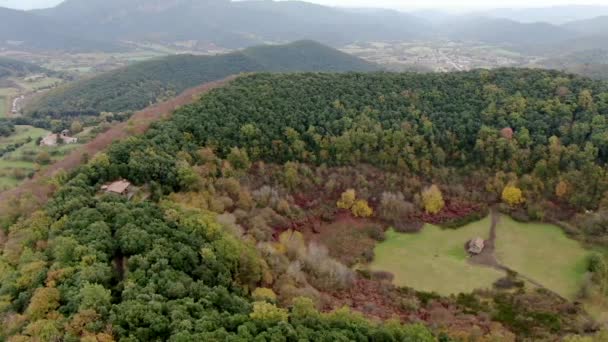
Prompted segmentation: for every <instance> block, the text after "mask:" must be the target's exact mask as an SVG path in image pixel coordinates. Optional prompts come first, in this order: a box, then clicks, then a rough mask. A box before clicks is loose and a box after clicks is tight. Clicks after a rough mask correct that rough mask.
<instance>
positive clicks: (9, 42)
mask: <svg viewBox="0 0 608 342" xmlns="http://www.w3.org/2000/svg"><path fill="white" fill-rule="evenodd" d="M0 45H2V46H8V47H11V48H15V47H18V48H19V49H26V50H27V49H33V50H64V51H84V50H86V51H120V50H121V47H120V44H119V43H118V42H115V41H114V42H109V41H107V40H105V39H95V38H86V37H84V35H83V34H82V32H78V31H76V30H74V29H73V26H72V25H71V24H67V22H61V21H55V20H53V19H51V18H47V17H41V16H38V15H36V14H33V13H31V12H26V11H18V10H12V9H8V8H4V7H0Z"/></svg>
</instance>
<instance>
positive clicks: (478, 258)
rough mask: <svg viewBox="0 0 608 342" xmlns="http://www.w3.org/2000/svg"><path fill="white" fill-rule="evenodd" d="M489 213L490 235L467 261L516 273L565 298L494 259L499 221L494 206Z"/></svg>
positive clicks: (498, 215) (533, 283) (535, 284)
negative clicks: (476, 253) (490, 217)
mask: <svg viewBox="0 0 608 342" xmlns="http://www.w3.org/2000/svg"><path fill="white" fill-rule="evenodd" d="M490 215H492V224H491V226H490V237H489V239H488V240H485V247H484V249H483V251H482V252H481V253H480V254H478V255H474V256H472V257H471V258H469V262H470V263H472V264H475V265H482V266H487V267H492V268H495V269H497V270H499V271H504V272H513V273H516V274H517V276H518V277H519V278H521V279H523V280H525V281H527V282H529V283H530V284H532V285H534V286H537V287H539V288H543V289H545V290H547V291H549V292H551V293H553V294H554V295H556V296H558V297H560V298H562V299H564V300H567V299H566V298H564V297H562V296H561V295H559V294H558V293H556V292H554V291H551V290H550V289H548V288H546V287H545V286H544V285H543V284H541V283H539V282H537V281H536V280H534V279H532V278H530V277H528V276H526V275H523V274H521V273H518V272H517V271H515V270H513V269H511V268H509V267H507V266H505V265H503V264H501V263H500V262H499V261H498V259H496V254H495V252H496V227H497V226H498V223H499V222H500V213H499V212H498V210H497V209H496V208H492V209H491V210H490Z"/></svg>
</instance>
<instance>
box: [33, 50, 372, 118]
mask: <svg viewBox="0 0 608 342" xmlns="http://www.w3.org/2000/svg"><path fill="white" fill-rule="evenodd" d="M377 69H378V67H377V66H375V65H373V64H370V63H368V62H365V61H363V60H362V59H359V58H357V57H354V56H351V55H348V54H345V53H342V52H340V51H338V50H335V49H332V48H329V47H327V46H324V45H322V44H319V43H316V42H313V41H300V42H295V43H292V44H287V45H279V46H259V47H253V48H249V49H246V50H243V51H240V52H234V53H229V54H225V55H217V56H195V55H174V56H169V57H164V58H159V59H154V60H150V61H146V62H141V63H137V64H134V65H130V66H127V67H124V68H121V69H118V70H114V71H110V72H107V73H104V74H101V75H99V76H96V77H93V78H91V79H87V80H83V81H80V82H75V83H72V84H69V85H67V86H65V87H61V88H58V89H55V90H53V91H51V92H50V93H48V94H46V95H44V96H43V97H42V98H40V99H38V100H36V101H35V102H34V103H32V104H31V105H29V106H28V107H27V108H26V113H27V114H29V115H34V116H46V115H52V116H65V115H91V114H98V113H100V112H104V111H105V112H122V111H127V110H137V109H141V108H144V107H146V106H148V105H149V104H151V103H155V102H157V101H158V100H161V99H164V98H169V97H172V96H174V95H175V94H178V93H180V92H182V91H184V90H185V89H188V88H190V87H193V86H196V85H199V84H202V83H206V82H210V81H215V80H218V79H222V78H224V77H227V76H229V75H234V74H239V73H243V72H255V71H277V72H285V71H326V72H345V71H372V70H377Z"/></svg>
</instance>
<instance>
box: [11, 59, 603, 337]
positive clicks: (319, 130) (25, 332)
mask: <svg viewBox="0 0 608 342" xmlns="http://www.w3.org/2000/svg"><path fill="white" fill-rule="evenodd" d="M190 98H191V99H192V97H190ZM607 114H608V85H606V84H605V83H602V82H596V81H592V80H590V79H586V78H581V77H578V76H573V75H567V74H563V73H559V72H555V71H545V70H527V69H521V70H518V69H500V70H493V71H488V70H475V71H471V72H458V73H436V74H415V73H402V74H392V73H384V72H378V73H312V72H311V73H297V74H281V73H255V74H252V75H245V76H242V77H239V78H237V79H235V80H233V81H231V82H229V83H227V84H225V86H224V87H220V88H217V89H214V90H212V91H210V92H209V93H207V94H206V95H205V96H203V97H201V98H200V99H198V100H196V101H195V102H194V103H193V104H191V105H187V106H183V107H180V108H179V109H177V110H176V111H175V112H174V113H173V115H171V116H170V117H167V118H166V120H161V121H158V122H156V123H154V124H153V125H152V127H151V129H150V130H148V131H147V132H146V133H145V134H143V135H139V136H131V137H130V138H129V139H125V140H122V141H118V142H116V143H114V144H112V145H111V146H110V147H109V148H108V149H107V150H105V151H104V152H102V153H99V154H97V155H95V156H94V157H92V158H90V160H89V161H88V163H86V164H85V165H82V166H81V167H79V168H77V169H75V170H74V171H73V172H71V173H69V174H58V175H57V177H56V178H55V179H54V181H53V182H49V186H51V183H52V185H54V186H56V187H57V191H56V193H55V194H54V195H53V196H52V198H51V199H50V200H49V201H48V203H46V204H45V205H44V206H43V207H41V208H36V206H35V205H34V204H33V203H32V202H28V201H27V200H24V201H14V203H10V205H7V206H6V207H3V208H2V210H0V225H1V226H0V227H2V228H3V229H0V237H1V239H0V241H2V243H0V248H1V250H2V253H1V254H0V270H1V271H2V272H0V293H1V294H2V308H3V310H1V311H0V320H1V321H2V324H3V325H2V327H3V328H4V329H1V330H0V338H1V339H15V340H17V339H21V340H27V339H42V337H44V338H46V339H48V340H78V339H81V338H85V337H86V338H90V339H93V338H95V339H97V340H112V339H116V340H122V339H129V340H133V341H151V340H153V341H154V340H159V341H160V340H162V341H165V340H168V341H181V340H183V341H191V340H201V341H207V340H220V341H223V340H234V341H251V340H256V339H260V340H272V339H278V340H280V339H282V338H285V336H289V337H290V339H293V340H309V341H317V340H332V341H333V340H356V339H361V340H374V339H379V340H391V341H408V340H411V341H424V342H427V341H428V342H431V341H437V340H441V341H452V340H459V339H465V340H469V339H474V338H483V339H487V340H498V341H516V340H560V339H561V338H563V337H565V336H566V335H569V334H576V333H582V332H585V333H586V334H589V335H590V334H592V333H594V332H596V331H597V330H598V329H599V326H598V325H597V324H596V322H595V321H594V319H593V318H592V317H590V316H589V315H588V314H587V312H586V308H587V307H586V305H588V304H590V303H591V304H596V305H598V310H600V311H601V310H603V312H605V307H602V306H601V305H603V304H602V303H605V300H606V294H607V293H608V283H607V282H606V279H608V278H607V273H606V270H607V269H608V268H607V266H606V265H607V264H606V263H607V260H606V258H605V256H604V255H603V254H601V253H600V252H601V251H602V248H605V246H606V243H607V241H608V231H607V230H606V220H607V218H608V213H607V209H606V203H605V196H604V194H605V193H608V176H607V175H608V173H607V172H606V168H607V166H606V165H607V162H608V139H606V136H607V134H608V126H607V125H606V124H605V123H606V122H605V121H606V120H605V119H604V118H605V116H606V115H607ZM125 126H126V125H125ZM123 136H124V135H123ZM122 179H124V180H128V182H129V184H130V187H129V189H128V191H129V193H128V194H127V195H125V194H124V193H121V194H113V193H110V192H111V191H109V190H108V187H104V185H108V184H112V183H113V182H115V181H117V180H122ZM20 198H25V199H27V196H25V195H23V196H22V197H20ZM490 206H491V207H496V208H499V209H500V210H501V211H502V212H503V213H504V215H511V216H513V217H514V218H517V219H518V221H520V222H518V223H516V222H515V221H511V220H504V222H502V224H498V227H496V226H497V224H496V222H494V221H495V220H492V221H493V223H492V226H493V227H494V228H492V229H494V230H498V238H496V237H494V238H490V239H488V242H492V244H493V241H494V240H496V239H498V240H496V241H497V244H496V246H495V247H496V253H494V250H493V247H492V248H490V247H488V248H489V249H487V250H486V251H487V253H488V254H490V255H489V256H490V257H494V256H495V257H496V258H497V260H499V261H501V262H503V263H505V265H507V266H508V267H509V268H507V269H504V268H500V267H498V266H500V264H499V265H498V266H496V265H494V266H490V267H493V268H494V269H493V270H489V269H486V271H488V272H489V273H490V274H487V276H484V277H483V282H481V281H479V282H478V281H475V279H474V280H473V281H470V280H469V279H468V278H467V277H466V276H463V275H462V274H457V273H460V272H454V271H453V270H454V266H457V267H460V269H462V270H468V271H470V272H471V274H475V273H478V272H477V271H479V272H482V271H480V270H481V269H480V268H479V267H486V266H482V265H483V264H481V265H477V264H473V262H474V259H473V257H471V256H470V255H468V254H467V253H466V251H465V244H466V243H467V239H469V238H472V237H474V236H475V235H480V236H484V237H485V235H484V233H489V232H490V227H488V225H489V222H490V220H489V219H488V220H485V221H479V222H480V223H478V224H474V225H473V226H467V227H465V228H464V230H459V229H456V227H461V226H463V225H466V224H467V223H469V222H473V221H478V220H479V219H480V218H482V217H484V216H486V214H487V213H488V211H489V209H488V207H490ZM492 211H493V212H494V210H492ZM492 217H493V218H494V217H498V216H496V215H495V214H493V216H492ZM528 221H543V222H547V221H551V222H560V225H561V226H563V227H564V231H565V232H568V235H566V233H565V232H564V231H562V230H560V228H558V227H556V226H550V227H549V226H534V227H532V226H526V224H525V223H523V222H528ZM425 223H432V224H434V225H440V226H442V227H450V228H454V229H453V230H452V229H451V230H446V231H442V230H441V229H440V228H439V227H429V226H428V225H425ZM389 227H395V231H392V230H389V229H388V228H389ZM421 230H423V231H422V232H421ZM429 230H430V232H429ZM397 231H398V232H399V234H404V233H408V235H403V236H401V237H402V238H400V237H399V236H397V235H396V234H397ZM446 232H448V234H447V235H450V236H451V237H452V238H451V239H450V238H449V237H446ZM449 232H454V233H455V234H449ZM468 232H470V233H468ZM530 232H532V234H530ZM428 233H431V235H432V236H436V238H433V237H432V236H431V237H428V235H427V234H428ZM473 234H474V235H473ZM522 234H523V236H521V237H519V236H520V235H522ZM425 236H426V237H425ZM407 237H418V238H420V239H418V240H417V241H413V242H410V243H411V245H410V246H411V247H412V249H414V247H415V248H417V249H414V250H413V251H410V254H401V252H402V251H403V248H407V247H408V246H407V245H405V246H404V243H407V241H405V240H407ZM529 238H530V239H532V238H533V239H532V240H530V241H533V243H532V244H531V243H530V241H527V240H528V239H529ZM492 239H494V240H492ZM509 239H517V240H516V241H517V243H514V244H509V243H503V241H507V242H508V241H510V240H509ZM573 239H576V240H578V241H575V240H573ZM437 240H440V241H437ZM400 241H402V242H400ZM384 242H387V243H388V245H387V244H383V243H384ZM579 242H584V244H581V243H579ZM542 243H544V244H543V245H542V248H540V246H541V245H540V244H542ZM438 245H442V246H438ZM555 246H559V247H560V251H564V253H562V254H560V255H559V257H557V256H555V255H554V254H551V253H552V252H554V249H555V248H553V249H552V247H555ZM375 247H382V248H381V249H380V250H379V249H378V248H375ZM566 247H567V249H565V248H566ZM591 247H593V248H591ZM561 248H564V249H561ZM387 249H388V250H387ZM596 250H597V251H598V252H594V251H596ZM417 251H420V252H417ZM423 251H426V252H428V253H427V254H423V253H422V252H423ZM376 252H379V253H378V254H376ZM539 253H541V254H540V256H539ZM528 256H532V257H528ZM404 257H405V258H407V259H405V260H404V259H403V258H404ZM480 257H483V255H480ZM400 258H401V259H400ZM542 258H547V261H546V262H545V260H542ZM387 259H391V260H387ZM374 260H375V261H378V262H379V263H380V266H377V267H380V268H372V269H367V268H365V266H366V265H367V264H369V263H370V262H372V261H374ZM393 263H394V265H395V267H396V268H388V269H387V268H385V265H386V264H393ZM406 264H407V266H408V267H409V266H412V265H413V266H415V267H413V268H412V267H409V268H407V270H404V268H403V266H406ZM354 265H357V267H356V268H355V267H352V266H354ZM564 265H565V266H567V267H568V268H569V269H568V270H566V271H567V272H563V271H564V270H562V268H563V267H564ZM437 266H440V267H441V268H437ZM351 267H352V268H351ZM511 268H513V271H511ZM429 269H433V270H434V272H428V270H429ZM484 269H485V268H484ZM437 270H442V271H437ZM443 270H445V271H443ZM391 271H392V272H397V271H398V272H399V274H397V273H396V274H395V276H396V277H395V278H394V279H395V280H396V281H395V282H392V280H393V274H392V273H389V272H391ZM468 271H467V272H468ZM490 271H491V272H490ZM518 272H522V274H521V275H520V274H519V273H518ZM402 273H405V274H402ZM433 274H435V275H437V274H439V276H441V277H442V278H441V281H442V283H441V285H442V287H443V288H445V291H442V292H441V293H443V295H441V294H438V293H432V292H426V291H429V290H432V288H429V287H426V286H425V284H424V283H420V282H411V281H408V279H418V277H419V276H420V275H424V277H426V280H427V281H428V282H431V281H433V280H435V283H437V281H439V280H438V279H437V278H433V279H429V278H428V277H429V276H432V275H433ZM556 274H559V278H556V277H555V275H556ZM526 277H528V278H526ZM564 281H565V282H568V284H564V283H563V282H564ZM458 282H464V283H465V285H466V286H462V285H463V284H459V283H458ZM530 283H532V284H533V285H531V284H530ZM556 285H557V288H556V287H554V286H556ZM401 286H412V287H413V288H409V287H401ZM537 287H540V289H539V288H537ZM564 287H567V288H566V289H565V290H564ZM474 289H481V290H483V291H475V292H472V291H473V290H474ZM552 289H555V290H557V291H559V292H560V293H564V296H563V297H562V296H561V295H559V294H556V293H553V292H552V291H555V290H552ZM562 291H563V292H562ZM459 292H466V293H459ZM447 293H450V294H454V296H449V297H448V296H446V294H447ZM575 301H576V303H575ZM579 302H580V303H583V304H584V305H581V304H579ZM344 306H348V307H349V308H350V309H345V308H344ZM318 309H320V310H322V312H319V311H317V310H318ZM367 318H371V320H368V319H367ZM389 319H392V320H389ZM604 336H605V335H604ZM589 338H591V336H589ZM591 341H595V340H593V339H591ZM597 341H602V336H599V335H598V339H597Z"/></svg>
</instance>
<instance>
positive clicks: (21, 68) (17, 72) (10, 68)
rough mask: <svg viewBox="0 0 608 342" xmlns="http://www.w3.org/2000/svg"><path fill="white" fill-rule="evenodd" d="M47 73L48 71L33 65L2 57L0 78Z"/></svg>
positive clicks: (0, 58)
mask: <svg viewBox="0 0 608 342" xmlns="http://www.w3.org/2000/svg"><path fill="white" fill-rule="evenodd" d="M45 71H46V69H44V68H42V67H40V66H38V65H35V64H32V63H28V62H22V61H18V60H15V59H12V58H6V57H0V78H2V77H7V76H25V75H27V74H29V73H39V72H45Z"/></svg>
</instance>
